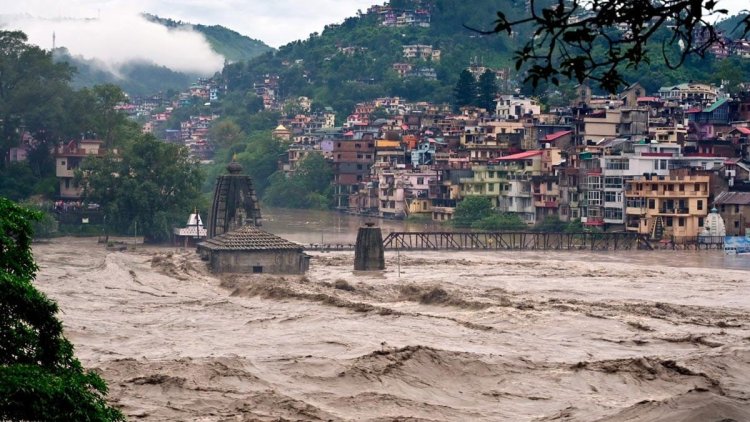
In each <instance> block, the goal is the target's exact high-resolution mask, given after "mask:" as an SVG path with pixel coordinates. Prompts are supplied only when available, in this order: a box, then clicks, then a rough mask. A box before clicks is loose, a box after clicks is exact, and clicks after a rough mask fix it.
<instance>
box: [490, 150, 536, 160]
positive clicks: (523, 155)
mask: <svg viewBox="0 0 750 422" xmlns="http://www.w3.org/2000/svg"><path fill="white" fill-rule="evenodd" d="M537 155H542V151H540V150H534V151H526V152H521V153H518V154H513V155H506V156H505V157H498V158H495V161H514V160H523V159H525V158H529V157H535V156H537Z"/></svg>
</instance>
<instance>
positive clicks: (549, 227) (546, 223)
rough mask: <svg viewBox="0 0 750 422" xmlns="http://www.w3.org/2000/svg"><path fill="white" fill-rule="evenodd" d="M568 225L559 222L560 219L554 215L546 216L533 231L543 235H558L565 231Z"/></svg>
mask: <svg viewBox="0 0 750 422" xmlns="http://www.w3.org/2000/svg"><path fill="white" fill-rule="evenodd" d="M567 225H568V223H566V222H564V221H562V220H560V217H558V216H556V215H548V216H546V217H544V220H542V221H540V222H539V223H538V224H537V225H536V227H534V229H536V230H537V231H540V232H545V233H559V232H562V231H564V230H565V227H567Z"/></svg>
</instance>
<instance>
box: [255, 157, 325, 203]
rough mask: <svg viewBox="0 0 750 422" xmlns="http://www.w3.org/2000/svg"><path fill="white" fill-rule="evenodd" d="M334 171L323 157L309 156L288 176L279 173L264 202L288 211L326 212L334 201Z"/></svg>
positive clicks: (273, 178) (273, 179)
mask: <svg viewBox="0 0 750 422" xmlns="http://www.w3.org/2000/svg"><path fill="white" fill-rule="evenodd" d="M331 182H333V170H332V169H331V165H330V163H329V162H328V161H327V160H326V159H325V158H324V157H323V155H322V154H308V155H307V156H306V157H305V158H304V159H302V161H301V162H300V163H299V165H298V168H297V169H296V171H295V172H294V174H292V175H291V176H289V177H287V175H286V174H284V172H283V171H278V172H276V173H274V174H273V176H272V177H271V184H270V186H269V187H268V188H267V189H266V191H265V194H264V195H263V201H264V203H266V204H268V205H271V206H277V207H287V208H317V209H327V208H329V207H330V206H331V204H332V202H333V186H332V185H331Z"/></svg>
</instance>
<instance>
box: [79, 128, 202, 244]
mask: <svg viewBox="0 0 750 422" xmlns="http://www.w3.org/2000/svg"><path fill="white" fill-rule="evenodd" d="M77 177H78V179H79V180H80V181H82V182H83V183H84V186H85V188H84V197H85V198H86V199H87V200H88V201H91V202H96V203H99V204H101V206H102V207H103V210H104V212H105V215H106V218H107V225H108V226H110V227H112V228H113V229H116V230H120V231H135V228H136V225H137V227H138V232H139V233H143V235H144V238H145V240H146V241H151V242H157V241H163V240H166V239H169V237H170V236H171V233H172V228H173V227H175V226H178V225H180V224H184V220H185V218H186V217H187V215H188V214H189V213H190V212H191V211H192V210H193V209H195V208H197V207H200V208H203V209H205V207H202V205H204V204H203V202H202V201H203V199H202V197H201V194H200V187H201V184H202V183H203V177H204V176H203V172H202V170H201V169H200V167H199V164H198V162H197V161H195V160H194V159H192V158H190V157H189V155H188V151H187V149H186V148H184V147H181V146H177V145H174V144H168V143H164V142H161V141H158V140H156V139H154V138H153V137H151V136H150V135H144V136H140V137H138V138H136V139H134V140H133V141H131V142H128V143H126V144H125V146H124V147H123V148H122V149H121V151H120V153H119V154H117V155H115V154H111V153H110V154H109V155H107V156H105V157H87V158H86V159H85V160H84V162H83V163H82V164H81V168H80V169H79V171H78V174H77Z"/></svg>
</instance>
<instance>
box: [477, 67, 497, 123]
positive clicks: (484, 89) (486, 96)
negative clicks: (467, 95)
mask: <svg viewBox="0 0 750 422" xmlns="http://www.w3.org/2000/svg"><path fill="white" fill-rule="evenodd" d="M477 90H478V91H479V96H478V98H477V105H478V106H479V107H481V108H483V109H485V110H487V111H488V112H490V113H494V111H495V96H496V95H497V76H496V75H495V72H493V71H491V70H490V69H487V70H485V71H484V73H482V74H481V75H480V76H479V84H478V87H477Z"/></svg>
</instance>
